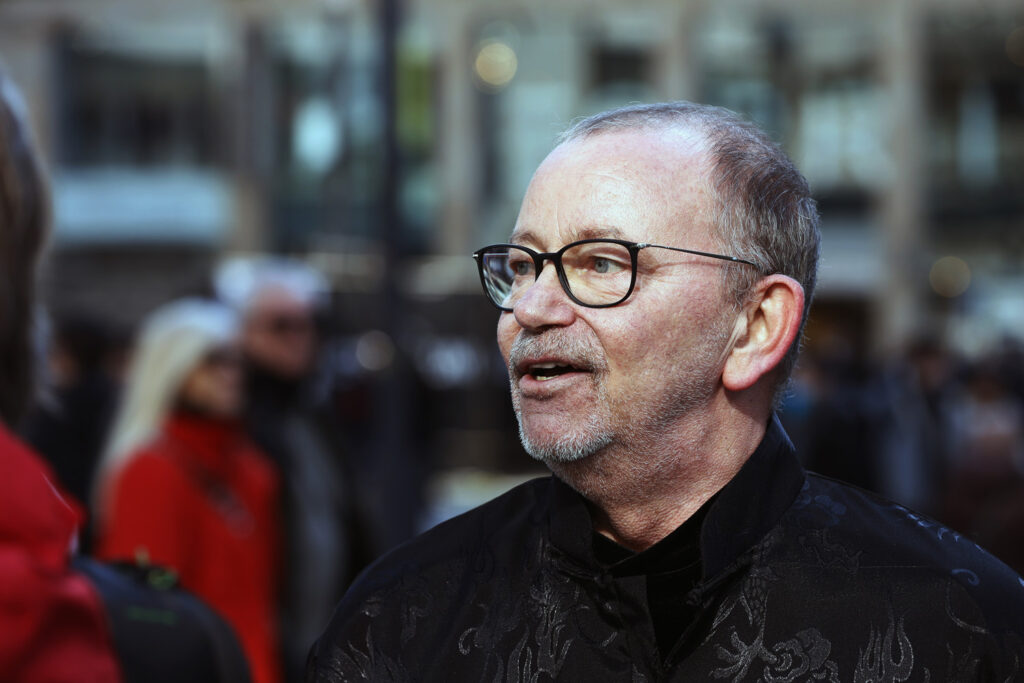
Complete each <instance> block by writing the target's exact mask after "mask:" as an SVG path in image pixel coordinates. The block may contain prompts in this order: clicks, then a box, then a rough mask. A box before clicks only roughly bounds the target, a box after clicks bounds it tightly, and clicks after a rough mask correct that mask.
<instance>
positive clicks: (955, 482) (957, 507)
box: [782, 338, 1024, 571]
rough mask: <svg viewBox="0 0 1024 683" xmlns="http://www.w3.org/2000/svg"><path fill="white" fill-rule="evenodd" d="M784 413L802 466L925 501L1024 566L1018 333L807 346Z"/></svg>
mask: <svg viewBox="0 0 1024 683" xmlns="http://www.w3.org/2000/svg"><path fill="white" fill-rule="evenodd" d="M789 394H790V395H789V398H788V400H787V401H786V403H785V404H784V407H783V411H782V420H783V422H784V424H785V425H786V427H787V430H788V431H789V433H790V436H791V437H792V438H793V440H794V441H795V442H796V444H797V446H798V448H799V450H800V452H802V453H803V454H804V457H805V464H806V465H807V467H808V469H811V470H814V471H817V472H821V473H823V474H827V475H831V476H834V477H836V478H838V479H842V480H844V481H849V482H852V483H854V484H857V485H858V486H861V487H863V488H866V489H870V490H873V491H877V492H879V493H882V494H883V495H885V496H887V497H889V498H891V499H893V500H895V501H898V502H900V503H902V504H905V505H907V506H908V507H911V508H914V509H916V510H921V511H923V512H925V513H927V514H929V515H930V516H932V517H934V518H936V519H937V520H939V521H941V522H943V523H945V524H946V525H948V526H949V527H950V528H952V529H955V530H957V531H959V532H961V533H963V534H965V535H966V536H968V537H970V538H972V539H974V540H976V541H977V542H979V543H981V545H983V546H984V547H986V548H987V549H989V550H991V551H992V552H993V553H995V554H996V555H997V556H998V557H1000V558H1001V559H1002V560H1003V561H1005V562H1006V563H1008V564H1009V565H1010V566H1012V567H1014V568H1015V569H1016V570H1017V571H1024V550H1022V548H1024V544H1022V543H1021V539H1022V538H1024V344H1022V343H1021V341H1019V340H1015V339H1012V338H1006V339H1005V340H1004V341H1003V342H1002V343H1001V344H1000V345H999V346H998V347H997V348H993V349H991V350H990V351H989V352H987V353H985V354H982V355H980V356H976V357H969V356H966V355H964V354H960V353H957V352H956V351H955V350H953V349H952V348H950V347H948V346H946V345H943V344H941V343H939V342H937V341H935V340H934V339H925V338H922V339H919V340H917V341H915V342H914V343H912V344H911V345H910V346H909V347H908V349H907V350H906V352H905V353H904V354H902V355H901V356H899V357H896V358H893V359H890V360H889V361H887V362H884V363H870V362H864V361H862V360H859V359H858V357H857V355H856V354H851V353H848V352H840V350H838V349H831V350H819V351H816V352H810V353H806V354H804V356H803V357H802V359H801V362H800V365H799V367H798V369H797V372H796V374H795V376H794V380H793V383H792V386H791V388H790V392H789Z"/></svg>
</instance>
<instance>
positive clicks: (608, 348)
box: [498, 131, 735, 462]
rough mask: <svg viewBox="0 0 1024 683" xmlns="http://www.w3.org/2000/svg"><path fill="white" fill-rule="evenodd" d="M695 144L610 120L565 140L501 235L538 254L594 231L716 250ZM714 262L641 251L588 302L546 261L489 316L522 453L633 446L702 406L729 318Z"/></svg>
mask: <svg viewBox="0 0 1024 683" xmlns="http://www.w3.org/2000/svg"><path fill="white" fill-rule="evenodd" d="M699 142H700V141H699V139H698V138H695V137H693V136H690V135H688V134H686V133H682V132H678V131H674V132H673V131H669V132H651V131H647V132H638V131H617V132H614V133H602V134H599V135H597V136H595V137H592V138H589V139H586V140H582V141H573V142H570V143H567V144H565V145H562V146H561V147H559V148H557V149H556V150H555V151H554V152H552V153H551V155H550V156H549V157H548V158H547V159H546V160H545V161H544V163H543V164H542V165H541V167H540V168H539V169H538V170H537V173H536V174H535V175H534V178H533V180H532V181H531V183H530V186H529V188H528V189H527V192H526V196H525V198H524V200H523V204H522V207H521V209H520V213H519V218H518V220H517V222H516V228H515V232H514V234H513V236H512V238H511V240H510V241H511V242H512V243H514V244H520V245H523V246H526V247H529V248H531V249H534V250H536V251H543V252H553V251H557V250H558V249H559V248H560V247H562V246H564V245H565V244H568V243H569V242H572V241H575V240H579V239H585V238H591V237H611V238H620V239H626V240H630V241H636V242H652V243H655V244H663V245H667V246H677V247H684V248H688V249H697V250H705V251H715V250H716V249H715V247H716V245H715V243H714V241H713V240H712V238H711V234H710V230H709V227H708V226H709V210H708V208H709V207H710V206H711V201H710V199H709V197H708V195H707V193H706V189H705V187H704V183H703V182H702V178H703V177H705V176H704V174H705V172H706V171H705V165H704V162H703V155H702V153H701V152H700V146H699ZM721 268H722V265H721V263H720V262H719V261H717V260H715V259H707V258H702V257H700V256H695V255H691V254H682V253H678V252H672V251H668V250H665V249H653V248H652V249H645V250H642V251H641V252H640V254H639V259H638V266H637V282H636V288H635V290H634V292H633V294H632V295H631V296H630V298H629V299H627V300H626V301H625V302H624V303H622V304H620V305H619V306H616V307H613V308H604V309H595V308H586V307H583V306H580V305H577V304H575V303H573V302H572V301H571V300H570V299H569V298H568V297H567V296H566V295H565V293H564V292H563V291H562V289H561V286H560V285H559V283H558V278H557V276H556V273H555V269H554V267H553V266H552V265H551V264H550V262H546V263H545V267H544V270H543V271H542V272H541V274H540V278H539V279H538V280H537V282H536V283H534V284H533V285H532V286H531V287H530V288H529V289H528V290H527V291H526V293H525V294H523V295H522V297H521V298H520V299H519V300H518V301H517V303H516V305H515V308H514V310H513V311H512V312H511V313H503V314H502V315H501V319H500V320H499V322H498V344H499V346H500V348H501V352H502V354H503V356H504V357H505V360H506V362H507V363H508V365H509V375H510V379H511V384H512V400H513V405H514V407H515V410H516V414H517V417H518V418H519V424H520V434H521V437H522V439H523V445H524V447H525V448H526V450H527V451H528V452H529V453H530V454H531V455H533V456H534V457H535V458H538V459H540V460H543V461H546V462H568V461H573V460H578V459H580V458H584V457H587V456H589V455H592V454H594V453H596V452H599V451H601V450H602V449H604V448H605V447H609V446H611V447H627V448H630V449H633V450H642V449H643V448H644V447H645V444H646V445H647V447H649V444H650V443H651V442H652V441H653V440H656V439H659V438H660V437H662V436H664V435H666V434H667V433H669V432H670V431H671V430H673V429H679V428H681V427H682V425H683V423H684V422H685V420H686V417H687V416H688V415H690V414H692V413H694V412H695V411H698V410H699V409H700V408H701V407H703V406H706V405H707V404H708V402H709V400H710V398H711V397H712V395H713V394H714V393H715V392H716V391H719V390H720V375H721V367H722V362H723V361H724V350H725V348H726V347H727V345H728V337H729V333H730V331H731V323H732V321H733V320H734V318H735V311H734V309H733V308H732V306H731V305H729V304H728V303H727V300H726V296H725V292H724V289H723V287H722V284H721ZM552 368H554V369H552Z"/></svg>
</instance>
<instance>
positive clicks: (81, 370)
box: [22, 312, 118, 553]
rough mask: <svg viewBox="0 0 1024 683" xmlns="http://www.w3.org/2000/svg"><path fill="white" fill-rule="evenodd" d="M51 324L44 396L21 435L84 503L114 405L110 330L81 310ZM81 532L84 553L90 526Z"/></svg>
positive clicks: (30, 414) (66, 486)
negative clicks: (51, 331)
mask: <svg viewBox="0 0 1024 683" xmlns="http://www.w3.org/2000/svg"><path fill="white" fill-rule="evenodd" d="M53 329H54V332H53V336H52V339H50V340H48V342H49V343H48V349H47V357H48V362H47V366H48V373H47V377H46V383H47V395H46V397H45V400H43V401H40V402H39V403H38V404H37V405H36V406H34V407H33V409H32V411H31V412H30V413H29V414H28V417H27V419H26V421H25V426H24V428H23V429H22V434H23V435H24V437H25V440H26V441H27V442H28V443H29V444H30V445H31V446H32V447H33V448H34V449H35V450H36V451H37V452H38V453H39V454H40V455H41V456H43V457H44V458H45V459H46V460H47V462H48V463H49V464H50V466H51V467H52V468H53V470H54V472H55V473H56V475H57V477H58V478H59V479H60V483H61V485H62V486H63V487H64V489H65V490H66V491H67V492H68V493H69V494H70V495H71V496H73V497H74V498H75V500H76V501H78V502H85V501H88V500H89V492H90V491H91V490H92V478H93V472H94V471H95V468H96V466H97V464H98V463H99V459H100V453H101V452H102V450H103V444H104V442H105V441H106V437H107V431H108V430H109V429H110V421H111V419H112V418H113V414H114V409H115V408H116V406H117V395H118V383H117V382H116V380H115V379H114V377H112V375H111V373H110V372H109V367H108V362H109V358H110V357H111V356H112V349H113V348H114V343H113V341H114V334H113V331H112V330H111V329H110V327H109V326H108V325H106V324H105V322H104V321H103V320H102V319H101V318H100V317H99V316H97V315H94V314H88V313H81V312H77V313H70V314H66V315H61V316H59V317H57V318H56V320H55V323H54V326H53ZM82 531H83V535H82V538H81V541H82V544H81V548H82V552H83V553H88V552H89V550H90V548H91V542H90V538H89V536H88V531H89V529H88V528H86V529H83V530H82Z"/></svg>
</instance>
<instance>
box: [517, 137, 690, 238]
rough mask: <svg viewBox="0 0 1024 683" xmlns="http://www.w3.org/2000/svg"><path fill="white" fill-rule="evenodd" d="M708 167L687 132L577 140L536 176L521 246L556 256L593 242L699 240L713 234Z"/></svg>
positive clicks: (523, 214) (523, 213) (521, 226)
mask: <svg viewBox="0 0 1024 683" xmlns="http://www.w3.org/2000/svg"><path fill="white" fill-rule="evenodd" d="M707 166H708V164H707V163H706V153H705V151H704V144H703V139H702V138H701V137H700V136H699V135H696V134H694V133H691V132H689V131H685V130H674V129H672V130H622V131H619V130H616V131H607V132H601V133H598V134H596V135H593V136H591V137H587V138H584V139H577V140H571V141H569V142H566V143H564V144H562V145H560V146H559V147H557V148H556V149H555V150H554V151H553V152H552V153H551V154H549V155H548V157H547V158H546V159H545V160H544V162H543V163H542V164H541V166H540V167H539V168H538V169H537V172H536V173H535V175H534V177H533V179H532V180H531V182H530V186H529V188H528V189H527V192H526V196H525V197H524V200H523V204H522V207H521V210H520V214H519V219H518V221H517V223H516V227H515V231H514V234H513V237H514V238H515V240H514V241H517V242H523V241H524V240H526V239H528V240H531V241H534V242H537V243H538V244H537V246H541V247H544V248H554V246H556V243H557V244H564V243H567V242H570V241H573V240H575V239H585V238H587V237H601V236H607V237H618V238H621V239H628V240H634V241H656V240H673V241H679V239H683V238H691V237H694V236H698V237H699V236H700V235H694V234H692V233H702V232H706V230H704V228H705V226H706V224H707V214H708V212H707V207H708V204H709V200H708V197H709V195H708V192H707V190H706V187H707V182H706V179H707ZM673 238H675V239H673ZM540 242H544V244H539V243H540Z"/></svg>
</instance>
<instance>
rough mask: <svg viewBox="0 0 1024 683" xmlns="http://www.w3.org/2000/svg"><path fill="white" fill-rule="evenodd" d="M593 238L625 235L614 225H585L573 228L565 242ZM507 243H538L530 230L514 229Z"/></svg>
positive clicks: (613, 237)
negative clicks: (584, 226)
mask: <svg viewBox="0 0 1024 683" xmlns="http://www.w3.org/2000/svg"><path fill="white" fill-rule="evenodd" d="M594 239H619V240H624V239H627V238H626V235H625V234H624V233H623V232H622V231H621V230H619V229H618V228H616V227H612V226H607V227H593V226H592V227H586V228H580V229H578V230H574V231H573V232H572V234H571V237H570V239H569V241H568V242H566V244H568V243H569V242H577V241H579V240H594ZM508 241H509V244H529V243H533V244H539V240H538V238H537V235H536V234H535V233H534V232H533V231H531V230H523V231H521V232H519V231H516V232H514V233H512V235H511V236H510V237H509V238H508Z"/></svg>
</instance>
